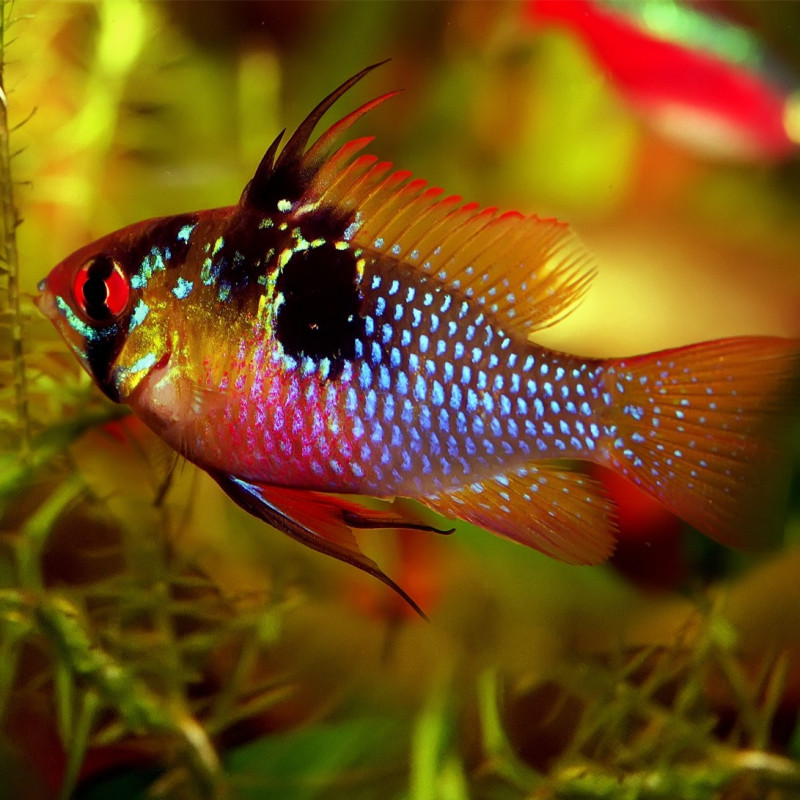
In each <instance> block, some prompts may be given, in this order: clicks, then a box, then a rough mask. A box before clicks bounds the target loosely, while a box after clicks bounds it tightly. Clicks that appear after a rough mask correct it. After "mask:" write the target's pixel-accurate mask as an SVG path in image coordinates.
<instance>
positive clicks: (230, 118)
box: [0, 0, 800, 800]
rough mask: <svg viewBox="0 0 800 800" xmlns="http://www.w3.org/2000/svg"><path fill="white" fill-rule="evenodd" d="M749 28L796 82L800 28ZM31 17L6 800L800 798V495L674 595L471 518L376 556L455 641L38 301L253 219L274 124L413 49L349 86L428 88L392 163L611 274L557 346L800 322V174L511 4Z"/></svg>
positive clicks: (0, 137) (8, 83) (18, 271)
mask: <svg viewBox="0 0 800 800" xmlns="http://www.w3.org/2000/svg"><path fill="white" fill-rule="evenodd" d="M740 5H741V8H743V9H745V10H746V11H747V13H748V14H749V15H750V19H751V20H753V21H754V23H755V25H756V27H757V30H758V32H759V33H760V34H761V35H762V36H763V37H765V39H766V40H767V41H768V43H769V44H770V46H772V47H773V48H775V49H776V51H778V52H779V53H780V54H781V55H782V56H783V57H784V58H785V59H786V60H787V61H788V62H789V63H790V64H793V65H794V66H795V67H800V52H798V51H797V50H796V49H794V50H793V48H796V43H794V42H792V41H791V40H790V39H789V38H787V37H786V35H785V34H784V31H785V29H786V26H787V25H789V24H791V23H794V24H797V23H798V22H800V11H799V9H798V5H797V4H795V3H783V4H759V3H749V4H740ZM765 6H767V7H768V8H765ZM3 22H4V42H5V47H4V54H3V55H4V59H3V61H4V80H3V88H4V92H5V96H6V97H7V100H8V105H7V108H8V115H9V119H8V120H5V118H4V115H5V106H4V107H3V108H2V115H0V178H2V185H3V196H2V202H3V217H2V218H3V226H4V227H3V238H2V248H1V249H0V257H1V258H0V443H1V444H0V719H2V737H0V796H4V797H22V796H24V797H26V798H31V799H32V800H36V798H51V797H61V798H66V797H70V796H74V797H76V798H82V799H83V800H90V798H101V797H110V796H113V797H116V798H134V797H136V798H138V797H163V798H195V797H209V798H212V797H214V798H216V797H235V798H260V799H261V798H266V799H268V798H298V799H300V800H304V799H306V798H307V799H308V800H311V799H312V798H323V797H324V798H326V800H329V799H331V798H339V797H341V798H377V797H380V798H397V800H400V798H408V799H409V800H460V799H461V798H486V800H515V799H516V798H664V799H665V800H667V799H669V800H674V799H675V798H686V799H687V800H689V799H690V798H698V799H705V798H730V799H733V798H736V799H739V798H776V799H777V798H792V797H800V766H799V765H798V758H800V726H798V698H800V661H799V660H798V658H799V657H800V626H798V622H797V620H798V616H800V614H799V613H798V612H800V588H799V585H798V581H797V575H798V571H799V570H800V551H798V546H797V539H798V531H799V530H800V521H798V517H797V512H796V503H795V506H794V507H793V511H792V512H791V514H790V518H789V523H788V530H787V540H786V543H785V545H784V547H783V549H782V550H781V551H780V552H778V553H773V554H770V555H765V556H743V555H740V554H730V553H724V552H723V551H722V550H721V549H719V548H716V547H714V546H713V545H710V544H707V543H705V542H703V541H701V540H700V539H699V538H698V537H697V536H696V535H694V534H692V533H685V538H684V539H681V540H679V541H678V542H677V543H674V551H670V552H672V553H673V556H675V557H677V558H678V560H679V562H680V565H681V569H680V570H679V575H678V577H676V578H675V580H673V581H672V582H671V583H670V584H669V585H668V586H661V588H660V589H658V590H653V589H652V588H648V586H647V581H646V580H644V578H643V573H641V572H640V573H637V569H636V568H635V567H634V568H633V569H631V568H630V566H629V567H628V568H626V569H622V566H621V564H620V563H617V565H616V566H613V565H612V566H604V567H599V568H595V569H580V568H570V567H566V566H564V565H560V564H556V563H554V562H552V561H549V560H548V559H546V558H545V557H543V556H540V555H538V554H536V553H533V552H528V551H524V550H522V549H521V548H518V547H515V546H514V545H512V544H510V543H508V542H502V541H499V540H497V539H495V538H493V537H490V536H488V535H487V534H485V533H482V532H480V531H477V530H474V529H470V528H467V527H464V528H459V531H458V533H457V535H456V536H453V537H449V538H448V539H445V540H441V539H440V537H437V538H436V541H430V540H428V539H424V538H422V537H419V536H418V535H417V536H416V538H407V539H405V540H399V541H397V540H395V539H393V538H391V537H390V536H389V535H388V534H387V535H385V536H384V535H383V534H380V535H376V536H374V538H373V540H372V541H370V542H369V544H370V546H371V547H372V548H373V549H374V550H375V552H376V556H377V557H378V558H379V560H380V561H381V563H382V564H384V565H385V566H386V568H387V570H388V571H389V572H390V574H393V575H394V576H395V577H397V578H399V579H400V580H401V581H402V582H403V583H404V585H405V586H406V587H407V588H409V589H410V590H411V592H412V594H414V596H415V597H417V599H419V600H420V602H421V603H422V604H423V605H424V606H425V607H426V609H427V610H428V611H429V613H430V616H431V623H430V624H425V623H423V622H421V621H420V620H418V619H416V618H415V617H414V616H413V615H409V614H408V611H407V609H404V608H403V607H402V606H401V605H399V604H397V602H396V598H394V597H390V596H387V594H386V592H385V591H384V588H383V587H382V586H380V585H376V584H375V582H372V581H370V579H369V578H367V577H366V576H363V575H361V574H354V571H353V570H351V569H350V568H348V567H347V566H345V565H342V564H338V563H334V562H332V561H330V560H325V559H323V558H322V557H320V556H318V555H317V554H314V553H311V552H309V551H305V550H303V549H302V548H300V547H299V546H298V545H296V544H294V543H293V542H290V541H288V540H285V539H283V538H282V537H280V536H278V535H277V534H275V533H274V532H272V531H270V530H268V529H266V528H265V527H264V526H263V525H261V524H259V523H258V522H256V521H255V520H253V519H251V518H249V517H247V516H246V515H244V514H243V513H241V512H240V511H239V510H238V509H236V508H234V507H232V504H231V503H229V502H228V501H227V500H226V499H225V498H224V497H223V496H222V495H221V493H220V492H219V491H218V490H217V489H216V487H215V485H214V484H213V483H212V482H211V481H210V480H209V479H208V478H206V476H204V475H203V474H201V473H199V472H197V471H196V470H194V468H192V467H190V466H189V465H185V464H179V465H177V466H176V464H175V462H174V459H173V457H172V456H171V454H170V453H168V452H167V451H166V450H165V448H164V447H163V446H161V445H160V444H159V442H157V441H155V440H154V438H153V437H152V436H151V435H150V434H149V433H148V432H147V430H146V429H144V428H143V427H142V426H141V425H140V424H138V423H137V422H136V421H135V420H134V419H132V418H130V417H127V416H125V410H124V409H122V408H120V407H116V406H113V405H111V404H109V403H107V402H105V401H104V400H103V398H102V397H101V396H100V393H99V392H97V391H96V390H95V389H93V387H92V386H91V383H90V381H89V379H88V378H87V376H85V375H84V374H83V373H82V372H81V371H80V369H79V367H78V365H77V363H76V362H75V360H74V358H73V357H72V355H71V354H70V353H69V352H68V350H67V348H66V347H65V346H64V344H63V343H62V342H61V341H60V340H58V339H57V337H56V336H55V333H54V331H53V330H52V329H51V326H50V324H49V323H48V322H47V321H46V320H44V319H42V318H41V317H39V316H38V315H37V314H36V312H35V309H34V308H33V305H32V303H31V302H30V298H31V296H32V295H33V294H34V292H35V287H36V283H37V282H38V280H40V279H41V278H42V277H43V276H44V275H45V274H47V272H48V271H49V269H50V268H51V267H52V266H53V265H54V264H55V263H57V262H58V261H59V260H60V259H61V258H63V257H64V256H65V255H66V254H67V253H69V252H71V251H72V250H73V249H75V248H77V247H78V246H80V245H82V244H84V243H85V242H87V241H89V240H91V239H93V238H96V237H97V236H99V235H101V234H104V233H106V232H108V231H110V230H114V229H115V228H118V227H121V226H122V225H124V224H127V223H129V222H132V221H135V220H137V219H141V218H145V217H150V216H157V215H161V214H171V213H178V212H181V211H187V210H193V209H197V208H206V207H213V206H217V205H226V204H230V203H233V202H235V201H236V199H237V198H238V195H239V193H240V191H241V189H242V187H243V186H244V184H245V182H246V181H247V180H248V178H249V177H250V175H251V174H252V171H253V169H254V168H255V165H256V164H257V163H258V160H259V159H260V157H261V154H262V152H263V150H264V149H265V147H266V145H267V144H268V143H269V142H270V141H271V140H272V139H273V137H274V135H275V134H276V133H277V132H278V131H279V130H281V129H282V128H283V127H287V128H290V129H291V128H292V127H293V126H294V125H296V124H297V123H298V122H299V121H300V120H301V119H302V118H303V116H304V115H305V113H307V111H308V110H309V109H310V108H311V107H312V106H313V105H314V104H315V103H316V102H317V101H318V100H319V99H320V98H321V97H322V96H324V94H326V93H327V92H328V91H330V90H331V89H332V88H333V87H334V86H335V85H338V83H340V82H341V81H342V80H343V79H344V78H346V77H347V76H349V75H350V74H353V73H355V72H356V71H358V70H359V69H361V68H362V67H363V66H365V65H366V64H368V63H372V62H375V61H379V60H382V59H384V58H386V57H388V56H391V57H392V59H393V60H392V62H391V63H390V64H389V65H387V66H385V67H383V68H382V69H381V70H379V71H378V72H376V73H375V74H374V75H373V76H370V78H369V79H368V80H367V82H365V83H364V84H362V85H359V87H358V88H357V90H356V91H355V92H354V94H353V97H352V98H349V100H348V102H349V103H351V104H352V105H353V106H354V105H355V104H356V103H357V102H358V101H363V100H366V99H368V98H369V97H371V96H374V95H377V94H379V93H381V92H383V91H387V90H389V89H391V88H395V87H405V89H406V91H405V93H404V94H403V95H402V96H400V97H398V98H396V99H394V100H393V101H392V102H391V104H389V105H387V106H385V107H383V108H382V109H381V110H380V111H379V112H377V113H375V114H372V115H369V118H367V119H365V120H363V121H362V122H361V123H360V127H359V128H358V131H357V133H358V134H359V135H360V134H364V133H370V134H374V135H376V137H377V139H376V142H375V143H374V145H373V148H374V151H375V152H377V153H379V154H380V155H381V156H382V157H384V158H387V159H390V160H393V161H394V162H395V163H397V164H398V165H399V166H402V167H407V168H409V169H411V170H413V171H414V172H415V174H417V175H420V176H424V177H426V178H428V179H429V180H430V181H431V182H432V183H435V184H438V185H443V186H445V187H446V188H447V189H448V190H450V191H452V192H459V193H462V194H463V195H464V196H465V197H466V198H467V199H478V200H480V201H481V202H482V203H484V204H498V205H502V206H510V207H518V208H520V209H523V210H530V211H533V210H535V211H537V212H538V213H540V214H542V215H548V214H556V215H558V216H561V217H563V218H567V219H570V220H572V221H574V222H575V224H576V227H577V228H578V229H579V230H580V231H581V233H582V234H583V235H584V236H585V238H586V239H587V241H588V242H589V244H590V245H591V246H592V247H593V248H594V249H595V250H596V251H597V253H598V260H599V262H600V268H601V274H600V277H599V278H598V281H597V285H596V286H595V287H594V289H593V291H592V293H591V295H590V297H589V298H588V300H587V302H586V303H585V304H584V305H583V306H582V307H581V309H580V310H579V311H578V312H576V314H574V315H573V316H572V317H571V318H570V320H569V321H568V322H567V323H565V324H564V325H562V326H559V328H558V329H556V330H554V331H553V332H548V334H547V337H546V341H547V343H549V344H552V345H554V346H559V347H564V348H565V349H569V350H572V351H575V352H585V353H587V354H600V355H603V354H611V353H616V354H622V353H627V352H642V351H645V350H648V349H653V348H655V347H661V346H664V347H666V346H672V345H677V344H683V343H687V342H689V341H693V340H698V339H702V338H713V337H716V336H722V335H729V334H730V335H732V334H743V333H776V334H782V335H797V334H798V323H797V321H796V316H797V315H796V309H797V302H798V299H800V273H798V270H797V264H798V256H799V255H800V232H799V231H798V228H797V226H796V224H794V221H795V220H796V218H797V212H798V209H799V208H800V192H798V189H797V186H798V181H797V178H798V169H797V163H798V162H797V160H796V159H795V160H793V161H791V162H789V163H788V164H784V165H779V166H763V165H759V166H753V165H730V164H724V163H712V162H708V161H706V160H704V159H701V158H699V157H697V156H694V155H692V154H691V153H687V152H685V151H683V150H682V149H680V148H679V147H677V146H675V145H672V144H670V143H669V142H667V141H665V140H663V139H660V138H659V137H658V136H657V135H655V134H653V133H651V132H650V131H649V130H648V129H647V127H646V126H644V125H642V123H641V121H640V120H638V119H637V118H636V117H635V116H634V115H633V114H632V113H631V112H630V111H629V110H628V109H627V107H626V106H625V104H624V102H623V100H622V99H621V98H620V97H619V96H618V95H617V93H616V92H615V90H614V87H613V86H612V85H610V84H609V83H608V81H606V80H604V79H603V77H602V75H601V74H600V73H599V72H598V71H597V68H596V66H595V65H593V64H592V63H591V62H590V61H589V59H588V56H587V55H586V54H585V53H584V52H583V51H582V50H581V49H580V47H579V46H578V44H577V43H576V42H575V41H574V40H572V39H570V38H569V37H568V36H566V35H564V34H548V35H544V34H541V33H539V34H534V33H533V32H532V31H530V30H528V29H526V28H525V27H524V26H523V25H522V24H521V22H520V13H519V6H518V5H517V4H514V3H501V2H497V3H480V2H475V3H444V2H442V3H425V4H423V3H402V2H384V3H355V2H326V3H311V2H309V3H302V4H296V3H290V2H286V3H258V2H237V3H225V2H138V0H90V1H87V2H54V1H53V2H39V1H38V0H24V1H20V2H17V3H14V4H12V3H9V2H8V1H6V3H5V5H4V16H3ZM34 111H35V113H33V112H34ZM9 130H10V137H9ZM587 131H590V132H591V135H590V136H587ZM12 179H13V180H12ZM21 220H24V223H23V224H21V225H19V226H18V222H19V221H21ZM649 534H650V531H649V529H648V527H647V524H645V523H643V525H642V526H641V529H640V531H639V535H640V537H641V538H642V539H644V540H645V541H648V536H649ZM410 536H412V537H413V536H414V535H413V534H412V535H410ZM676 554H677V555H676Z"/></svg>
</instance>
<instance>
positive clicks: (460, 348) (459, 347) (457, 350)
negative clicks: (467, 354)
mask: <svg viewBox="0 0 800 800" xmlns="http://www.w3.org/2000/svg"><path fill="white" fill-rule="evenodd" d="M453 355H454V356H455V357H456V358H457V359H458V358H462V357H463V355H464V344H463V342H456V343H455V346H454V347H453Z"/></svg>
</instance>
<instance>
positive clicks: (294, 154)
mask: <svg viewBox="0 0 800 800" xmlns="http://www.w3.org/2000/svg"><path fill="white" fill-rule="evenodd" d="M385 63H386V61H381V62H379V63H378V64H372V65H371V66H369V67H366V68H365V69H362V70H361V72H359V73H358V74H357V75H353V77H352V78H350V79H349V80H347V81H345V82H344V83H343V84H342V85H341V86H339V88H338V89H335V90H334V91H333V92H331V93H330V94H329V95H328V96H327V97H326V98H325V99H324V100H323V101H322V102H321V103H319V105H317V106H316V108H314V110H313V111H312V112H311V113H310V114H309V115H308V116H307V117H306V118H305V120H303V122H302V123H300V126H299V127H298V128H297V130H296V131H295V132H294V133H293V134H292V136H291V138H290V139H289V141H288V142H286V144H285V145H284V147H283V150H281V152H280V154H278V148H279V147H280V141H281V139H282V138H283V134H284V133H285V130H284V131H282V132H281V133H280V134H279V135H278V136H277V138H276V139H275V141H274V142H273V143H272V144H271V145H270V146H269V149H268V150H267V152H266V153H265V154H264V157H263V158H262V159H261V163H260V164H259V165H258V169H257V170H256V173H255V175H254V176H253V179H252V180H251V181H250V182H249V183H248V184H247V186H245V188H244V192H242V196H241V199H240V200H239V204H240V205H241V206H242V207H247V208H251V209H257V210H259V211H267V212H272V211H274V210H275V209H276V207H277V203H278V201H279V200H288V201H289V202H295V201H296V200H299V199H301V198H302V197H303V194H304V192H305V190H306V188H307V187H308V185H309V184H310V183H311V181H312V180H313V178H314V176H315V175H316V173H317V172H318V170H319V168H320V166H321V165H322V163H323V162H324V160H325V156H326V155H327V151H328V149H329V148H330V145H331V144H332V142H333V140H334V139H335V138H336V137H337V136H339V135H340V134H342V133H343V132H344V131H346V130H347V129H348V128H349V127H350V126H351V125H352V124H353V123H354V122H355V121H356V120H358V119H360V118H361V117H362V116H363V115H364V114H366V113H367V112H368V111H371V110H372V109H373V108H375V107H376V106H378V105H380V104H381V103H382V102H383V101H384V100H388V99H389V98H390V97H392V96H394V95H395V94H397V92H396V91H394V92H388V93H387V94H384V95H381V96H380V97H377V98H375V99H374V100H370V101H369V102H368V103H364V105H362V106H359V108H357V109H356V110H355V111H352V112H350V113H349V114H348V115H347V116H345V117H343V118H342V119H340V120H339V121H338V122H336V123H335V124H334V125H332V126H331V127H330V128H328V130H326V131H325V133H323V134H322V135H321V136H320V137H319V138H318V139H317V141H316V142H315V143H314V144H313V145H312V146H311V147H308V140H309V139H310V138H311V134H312V133H313V131H314V128H315V127H316V126H317V124H318V123H319V121H320V119H322V116H323V115H324V114H325V112H326V111H327V110H328V109H329V108H330V107H331V106H332V105H333V104H334V103H335V102H336V101H337V100H338V99H339V98H340V97H341V96H342V95H343V94H345V93H346V92H347V91H348V90H350V89H351V88H352V87H353V86H355V84H357V83H358V82H359V81H360V80H361V79H362V78H363V77H364V76H365V75H367V74H368V73H370V72H372V70H374V69H376V68H377V67H380V66H382V65H383V64H385ZM276 156H277V157H276Z"/></svg>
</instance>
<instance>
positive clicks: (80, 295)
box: [72, 255, 131, 322]
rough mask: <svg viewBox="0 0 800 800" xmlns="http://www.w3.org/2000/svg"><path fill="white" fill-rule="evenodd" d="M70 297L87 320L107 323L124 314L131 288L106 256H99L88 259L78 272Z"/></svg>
mask: <svg viewBox="0 0 800 800" xmlns="http://www.w3.org/2000/svg"><path fill="white" fill-rule="evenodd" d="M72 293H73V295H74V297H75V300H76V301H77V302H78V305H79V306H80V307H81V310H82V311H83V313H84V314H86V316H87V317H89V319H91V320H92V321H94V322H107V321H110V320H112V319H114V318H115V317H118V316H119V315H120V314H121V313H122V312H123V311H124V310H125V307H126V306H127V305H128V298H129V297H130V294H131V287H130V284H129V283H128V278H127V277H126V276H125V273H124V272H123V271H122V268H121V267H120V265H119V264H117V263H116V262H115V261H113V260H112V259H110V258H109V257H108V256H104V255H100V256H95V257H94V258H91V259H90V260H89V261H87V262H86V263H85V264H84V265H83V266H82V267H81V268H80V269H79V270H78V274H77V275H76V276H75V282H74V283H73V284H72Z"/></svg>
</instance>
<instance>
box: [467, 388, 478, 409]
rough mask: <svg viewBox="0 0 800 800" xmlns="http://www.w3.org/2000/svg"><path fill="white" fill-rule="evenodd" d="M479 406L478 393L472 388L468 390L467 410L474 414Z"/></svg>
mask: <svg viewBox="0 0 800 800" xmlns="http://www.w3.org/2000/svg"><path fill="white" fill-rule="evenodd" d="M477 408H478V395H477V394H475V392H473V391H472V389H468V390H467V411H469V413H470V414H473V413H474V412H475V411H476V410H477Z"/></svg>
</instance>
